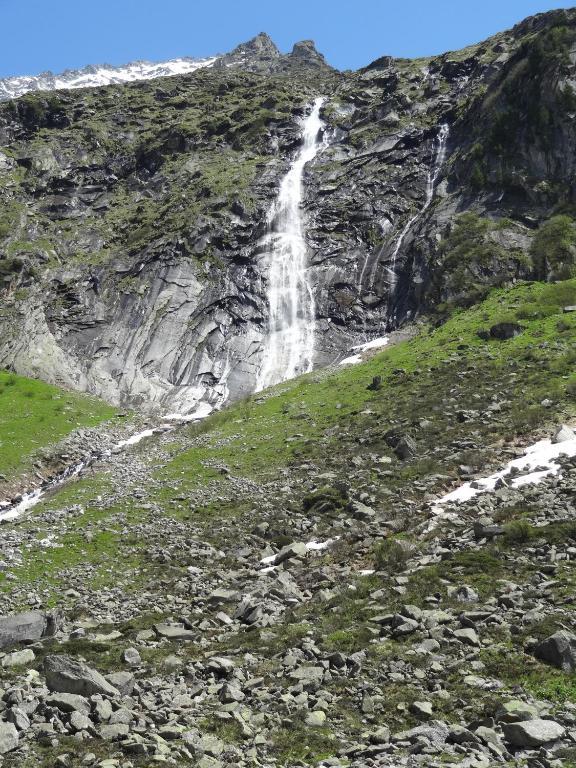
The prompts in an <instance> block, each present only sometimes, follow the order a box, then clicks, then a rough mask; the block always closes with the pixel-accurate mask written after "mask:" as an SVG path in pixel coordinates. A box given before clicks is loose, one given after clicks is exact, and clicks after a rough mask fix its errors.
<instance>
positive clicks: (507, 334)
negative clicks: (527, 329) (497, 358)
mask: <svg viewBox="0 0 576 768" xmlns="http://www.w3.org/2000/svg"><path fill="white" fill-rule="evenodd" d="M523 330H524V328H523V326H521V325H518V323H496V325H493V326H492V328H490V338H492V339H498V340H499V341H507V340H508V339H513V338H514V337H515V336H519V335H520V334H521V333H522V331H523Z"/></svg>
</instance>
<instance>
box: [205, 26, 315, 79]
mask: <svg viewBox="0 0 576 768" xmlns="http://www.w3.org/2000/svg"><path fill="white" fill-rule="evenodd" d="M214 67H215V68H216V69H230V68H232V69H244V70H249V71H252V72H261V73H267V74H268V73H272V72H286V71H291V70H293V69H295V68H296V69H302V68H313V69H330V67H329V65H328V64H327V63H326V60H325V59H324V56H323V55H322V54H321V53H319V52H318V51H317V50H316V46H315V44H314V41H313V40H302V41H301V42H299V43H296V44H295V45H294V47H293V48H292V52H291V53H289V54H282V53H280V51H279V50H278V47H277V46H276V44H275V43H274V41H273V40H272V38H271V37H270V36H269V35H268V34H266V32H260V34H259V35H256V37H253V38H252V40H249V41H248V42H247V43H242V44H241V45H238V46H237V47H236V48H234V50H233V51H231V52H230V53H228V54H226V55H225V56H222V57H221V58H220V59H218V60H217V61H216V63H215V64H214Z"/></svg>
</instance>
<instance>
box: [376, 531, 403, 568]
mask: <svg viewBox="0 0 576 768" xmlns="http://www.w3.org/2000/svg"><path fill="white" fill-rule="evenodd" d="M409 558H410V547H409V545H408V544H407V543H406V542H404V541H399V540H397V539H385V540H384V541H381V542H379V543H378V544H377V545H376V548H375V549H374V565H375V566H376V570H378V571H387V572H388V573H399V572H400V571H403V570H404V569H405V568H406V564H407V563H408V560H409Z"/></svg>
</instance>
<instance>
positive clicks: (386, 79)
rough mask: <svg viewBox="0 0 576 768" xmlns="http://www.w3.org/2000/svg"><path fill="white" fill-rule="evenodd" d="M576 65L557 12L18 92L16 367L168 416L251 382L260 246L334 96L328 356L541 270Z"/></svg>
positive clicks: (4, 146) (323, 238)
mask: <svg viewBox="0 0 576 768" xmlns="http://www.w3.org/2000/svg"><path fill="white" fill-rule="evenodd" d="M575 62H576V14H574V13H573V12H568V11H558V12H554V13H551V14H545V15H542V16H538V17H534V18H532V19H528V20H527V21H526V22H524V23H523V24H521V25H519V26H517V27H516V28H514V29H513V30H512V31H510V32H508V33H504V34H502V35H499V36H497V37H495V38H493V39H491V40H489V41H487V42H486V43H482V44H479V45H477V46H473V47H471V48H469V49H466V50H465V51H460V52H457V53H454V54H446V55H444V56H440V57H437V58H433V59H420V60H416V61H408V60H393V59H391V58H387V57H385V58H382V59H379V60H377V61H375V62H373V63H372V64H371V65H369V66H368V67H366V68H365V69H364V70H361V71H359V72H355V73H338V72H335V71H334V70H332V69H331V68H330V67H329V66H328V65H327V64H326V63H325V61H324V59H323V57H322V56H321V55H320V54H318V53H317V52H316V50H315V48H314V46H313V44H312V43H310V42H308V41H306V42H304V43H299V44H297V45H296V46H295V47H294V50H293V51H292V53H291V54H288V55H282V54H280V52H279V51H278V49H277V48H276V46H275V45H274V44H273V42H272V41H271V40H270V38H268V37H267V36H266V35H259V36H258V37H257V38H255V39H254V40H253V41H251V42H249V43H247V44H245V45H242V46H239V47H238V48H237V49H236V50H235V51H233V52H232V53H231V54H228V55H226V56H223V57H221V58H220V59H219V60H218V61H217V62H216V64H215V66H214V67H212V68H210V69H204V70H202V71H199V72H196V73H194V74H192V75H184V76H182V77H174V78H170V79H169V80H157V81H150V82H143V83H137V84H131V85H126V86H111V87H108V88H104V89H96V90H90V91H88V90H84V91H83V90H81V91H75V92H61V93H58V94H29V95H27V96H24V97H22V98H21V99H18V100H15V101H11V102H8V103H6V104H5V105H3V106H2V108H1V110H0V195H1V196H2V208H1V212H0V238H1V240H0V272H1V274H2V279H3V286H4V287H3V288H2V294H3V296H2V309H1V311H0V364H1V365H4V366H12V367H14V368H15V369H16V370H18V371H19V372H22V373H25V374H29V375H34V376H40V377H43V378H46V379H48V380H50V381H55V382H57V383H64V384H66V385H70V386H73V387H77V388H81V389H86V390H89V391H91V392H95V393H97V394H99V395H102V396H103V397H105V398H107V399H108V400H110V401H112V402H117V403H129V404H131V405H135V406H139V407H141V408H153V407H159V408H161V409H162V410H164V411H179V412H182V411H186V410H188V409H190V408H191V407H192V406H193V405H194V403H195V402H196V401H197V400H198V399H207V400H209V401H211V402H213V403H217V402H221V401H223V400H224V399H226V398H228V397H231V398H237V397H239V396H241V395H243V394H245V393H247V392H250V391H252V389H253V386H254V382H255V379H256V374H257V371H258V369H259V367H260V365H261V356H262V348H263V338H264V336H265V333H266V322H267V302H266V276H265V274H263V273H262V270H261V267H260V266H259V259H258V256H259V254H258V247H259V246H258V243H259V241H260V238H261V235H262V234H263V232H264V229H265V225H266V213H267V210H268V209H269V207H270V205H271V203H272V201H273V200H274V197H275V195H276V193H277V191H278V187H279V183H280V179H281V177H282V175H283V174H284V173H285V172H286V170H287V168H288V166H289V163H290V161H291V159H292V158H293V157H294V155H295V153H296V151H297V149H298V146H299V141H300V134H301V122H300V121H301V118H302V117H303V116H304V115H305V114H306V113H307V110H308V109H309V105H310V104H311V102H312V101H313V99H314V98H315V97H316V96H318V95H324V96H326V97H327V101H326V104H325V107H324V110H323V117H324V120H325V121H326V123H327V134H328V135H327V138H328V142H329V146H328V148H327V149H325V150H324V151H323V152H322V153H321V154H320V155H319V156H318V158H317V160H316V161H315V162H314V163H313V164H310V166H308V168H307V171H306V179H305V182H306V195H305V198H306V201H305V216H306V218H307V223H308V228H307V232H308V239H309V245H310V258H311V264H312V268H311V277H312V283H313V285H314V293H315V299H316V312H317V351H316V356H317V364H318V365H321V364H325V363H328V362H330V361H332V360H334V359H335V358H337V357H338V355H339V354H340V353H341V352H342V351H344V350H346V349H347V348H348V347H349V346H350V345H351V344H352V343H354V342H358V341H362V340H364V339H365V338H366V336H372V335H381V334H382V332H383V331H385V330H387V329H389V328H390V327H392V326H399V325H402V324H404V323H405V322H406V321H408V320H410V319H413V318H414V317H416V316H417V315H418V314H419V313H421V312H424V311H430V310H432V309H433V308H436V307H438V306H439V305H441V304H442V303H446V302H453V301H461V302H467V301H472V300H474V298H475V296H476V295H477V294H478V293H481V292H482V290H483V288H484V287H485V286H487V285H490V284H494V283H503V282H507V281H510V280H513V279H515V278H518V277H526V276H529V275H530V274H531V271H532V269H533V267H532V265H531V263H530V257H529V250H530V244H531V241H532V237H533V234H534V231H535V230H536V228H537V227H538V225H539V224H540V223H541V222H543V221H545V220H546V219H547V218H549V217H550V216H551V215H552V214H555V213H570V212H571V211H572V206H573V197H574V183H573V178H574V174H573V165H574V162H575V161H576V155H575V153H574V146H575V145H576V143H575V141H574V139H575V138H576V137H575V136H574V127H573V119H572V118H573V115H574V113H576V98H575V97H574V90H573V88H574V86H576V69H575ZM444 125H445V126H447V136H444V139H445V141H444V144H443V145H442V152H440V151H439V150H440V139H439V137H440V131H441V126H444ZM462 214H466V215H465V216H462ZM408 225H410V226H408Z"/></svg>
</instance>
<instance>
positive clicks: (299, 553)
mask: <svg viewBox="0 0 576 768" xmlns="http://www.w3.org/2000/svg"><path fill="white" fill-rule="evenodd" d="M307 554H308V547H307V546H306V544H304V543H303V542H300V541H296V542H294V543H293V544H288V546H286V547H284V549H281V550H280V552H278V554H277V555H275V557H274V565H280V563H283V562H285V561H286V560H291V559H292V558H294V557H305V555H307Z"/></svg>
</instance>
